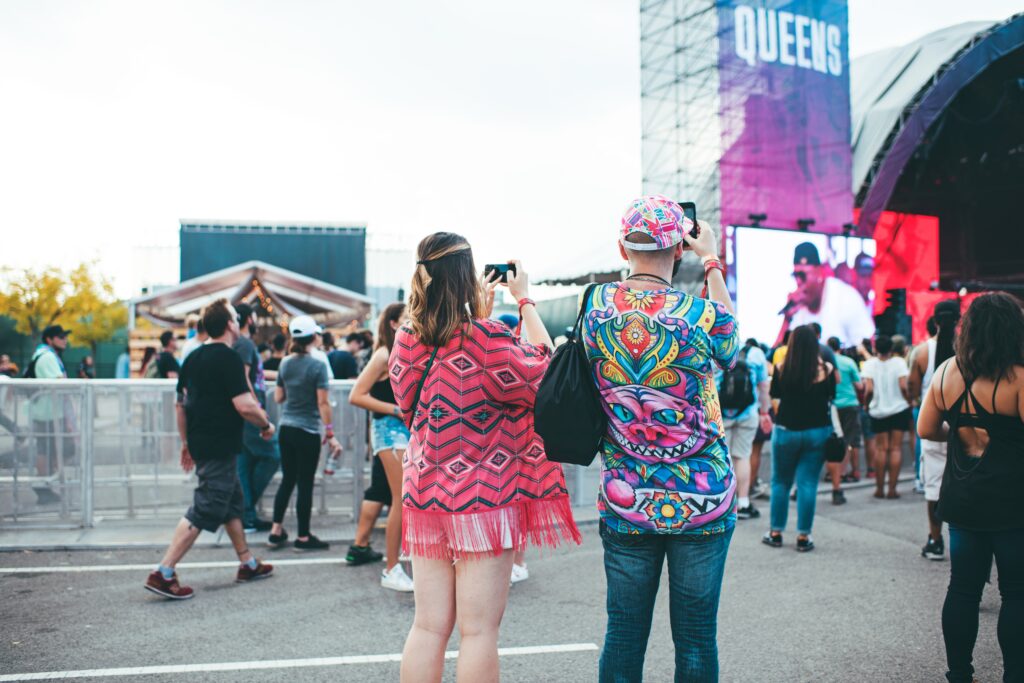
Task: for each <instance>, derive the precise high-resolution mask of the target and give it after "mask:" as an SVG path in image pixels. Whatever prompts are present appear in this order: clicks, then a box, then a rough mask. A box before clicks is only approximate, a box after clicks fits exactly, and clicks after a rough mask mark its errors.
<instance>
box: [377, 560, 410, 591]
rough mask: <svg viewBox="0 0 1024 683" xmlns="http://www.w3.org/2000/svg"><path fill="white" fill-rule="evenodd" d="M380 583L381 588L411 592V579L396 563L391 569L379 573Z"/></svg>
mask: <svg viewBox="0 0 1024 683" xmlns="http://www.w3.org/2000/svg"><path fill="white" fill-rule="evenodd" d="M380 585H381V588H390V589H391V590H393V591H398V592H399V593H411V592H412V588H413V585H412V579H410V578H409V575H408V574H406V573H405V570H404V569H402V565H400V564H396V565H395V566H394V567H393V568H392V569H391V571H388V570H387V569H385V570H384V571H382V572H381V573H380Z"/></svg>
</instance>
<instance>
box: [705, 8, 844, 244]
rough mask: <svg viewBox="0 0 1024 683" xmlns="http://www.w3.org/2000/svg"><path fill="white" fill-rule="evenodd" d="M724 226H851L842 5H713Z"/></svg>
mask: <svg viewBox="0 0 1024 683" xmlns="http://www.w3.org/2000/svg"><path fill="white" fill-rule="evenodd" d="M716 10H717V14H718V25H719V31H718V36H719V65H718V67H719V68H718V71H719V74H718V75H719V78H718V86H719V99H720V103H721V104H720V118H721V138H722V146H721V159H720V164H719V172H720V180H719V182H720V185H719V187H720V191H721V198H720V199H721V204H720V205H721V222H722V224H723V225H730V224H731V225H749V224H750V222H751V220H750V218H749V216H750V214H767V218H766V219H765V220H764V224H765V225H769V226H772V227H777V228H796V227H797V221H799V220H801V219H810V220H813V221H814V227H813V228H811V229H812V230H815V231H821V232H838V231H839V230H840V229H841V228H842V225H843V224H844V223H848V222H850V221H851V219H852V209H853V192H852V189H851V185H852V180H851V160H850V75H849V56H848V49H847V9H846V1H845V0H795V1H791V2H783V1H782V0H761V1H757V0H748V1H744V0H718V2H717V8H716Z"/></svg>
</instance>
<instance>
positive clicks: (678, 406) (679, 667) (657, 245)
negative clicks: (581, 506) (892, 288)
mask: <svg viewBox="0 0 1024 683" xmlns="http://www.w3.org/2000/svg"><path fill="white" fill-rule="evenodd" d="M693 228H694V226H693V223H692V222H691V221H690V220H689V219H688V218H686V217H684V215H683V212H682V209H681V208H680V207H679V205H678V204H677V203H675V202H673V201H671V200H669V199H667V198H665V197H662V196H660V195H653V196H647V197H641V198H640V199H637V200H635V201H634V202H633V203H632V204H631V205H630V206H629V208H628V209H627V210H626V213H625V215H624V216H623V218H622V228H621V234H620V239H619V251H620V253H621V255H622V257H623V258H624V259H626V260H627V261H628V262H629V268H630V271H629V272H630V274H629V277H628V278H627V279H626V280H625V281H623V282H620V283H611V284H607V285H599V286H597V287H594V288H593V289H591V290H588V296H586V297H585V299H586V300H585V301H584V304H585V305H586V316H585V321H586V324H585V325H584V330H583V342H584V344H585V346H586V349H587V355H588V358H589V361H590V365H591V369H592V372H593V377H594V381H595V382H596V383H597V387H598V390H599V392H600V394H601V396H602V399H603V403H604V408H605V412H606V413H607V415H608V433H607V435H606V436H605V438H604V439H603V441H602V444H601V453H600V457H601V478H602V479H601V495H600V498H599V501H598V508H599V511H600V513H601V538H602V542H603V545H604V549H605V556H604V558H605V560H604V563H605V574H606V576H607V580H608V602H607V604H608V632H607V634H606V636H605V643H604V649H603V651H602V653H601V662H600V680H601V681H640V680H641V679H642V675H643V663H644V653H645V652H646V650H647V638H648V636H649V634H650V629H651V618H652V616H653V610H654V601H655V598H656V596H657V593H658V585H659V579H660V577H661V568H662V565H663V564H664V562H665V558H666V557H667V558H668V570H669V587H670V591H671V598H670V600H671V623H672V636H673V640H674V642H675V648H676V680H677V681H680V680H684V681H717V680H718V649H717V644H716V630H717V613H718V599H719V595H720V592H721V585H722V574H723V572H724V570H725V558H726V554H727V552H728V548H729V540H730V538H731V536H732V531H733V527H734V526H735V520H736V513H735V498H734V496H735V481H734V478H733V472H732V470H731V468H730V464H729V452H728V449H727V448H726V445H725V441H724V439H723V438H722V436H723V427H722V413H721V409H720V407H719V402H718V392H717V389H716V388H715V378H714V370H715V367H716V366H717V367H719V368H729V367H731V366H732V365H733V364H734V363H735V358H736V354H737V350H738V332H737V330H736V323H735V321H734V319H733V316H732V314H731V311H732V302H731V301H730V299H729V294H728V291H727V290H726V287H725V279H724V277H723V275H722V264H721V261H719V260H718V257H717V254H718V250H717V246H716V243H715V237H714V233H713V232H712V231H711V229H710V227H708V226H706V225H701V226H700V229H699V233H698V236H697V237H692V236H691V235H690V234H689V233H690V231H691V230H692V229H693ZM690 250H692V251H693V252H694V254H696V256H697V257H698V258H700V259H701V260H702V261H703V263H704V268H705V274H706V279H707V284H708V288H707V289H708V293H707V296H708V298H697V297H694V296H690V295H688V294H686V293H684V292H681V291H679V290H676V289H674V288H673V287H672V284H671V279H672V277H673V275H674V274H675V272H676V271H677V270H678V267H679V262H680V260H681V259H682V257H683V252H684V251H690Z"/></svg>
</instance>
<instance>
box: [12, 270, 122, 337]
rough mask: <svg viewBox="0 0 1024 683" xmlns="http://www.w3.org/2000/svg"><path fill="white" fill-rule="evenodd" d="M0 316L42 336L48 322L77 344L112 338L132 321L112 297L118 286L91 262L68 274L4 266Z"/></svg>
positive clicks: (21, 328)
mask: <svg viewBox="0 0 1024 683" xmlns="http://www.w3.org/2000/svg"><path fill="white" fill-rule="evenodd" d="M0 314H3V315H6V316H7V317H9V318H11V319H13V320H14V321H15V324H16V329H17V330H18V332H21V333H22V334H27V335H30V336H31V337H33V338H35V339H38V337H39V334H40V333H41V332H42V331H43V329H44V328H46V326H47V325H54V324H60V325H62V326H64V328H66V329H68V330H70V331H71V335H72V337H71V340H72V342H73V343H74V344H76V345H78V346H88V347H89V348H90V349H92V350H93V351H94V352H95V350H96V345H97V344H98V343H100V342H103V341H107V340H109V339H111V338H112V337H113V336H114V334H115V333H116V332H117V331H118V330H119V329H121V328H122V327H124V326H125V325H126V324H127V322H128V310H127V308H126V307H125V305H124V304H123V303H121V302H120V301H118V300H117V298H116V297H115V296H114V288H113V287H112V286H111V284H110V282H109V281H108V280H107V279H106V278H104V277H103V276H102V275H98V274H96V273H94V271H93V266H92V265H91V264H85V263H83V264H82V265H80V266H78V267H77V268H75V269H74V270H72V271H71V272H69V273H64V272H61V271H60V270H59V269H57V268H43V269H41V270H32V269H25V270H18V271H15V270H13V269H9V268H8V269H5V270H4V272H3V278H2V281H0Z"/></svg>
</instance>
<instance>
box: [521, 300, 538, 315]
mask: <svg viewBox="0 0 1024 683" xmlns="http://www.w3.org/2000/svg"><path fill="white" fill-rule="evenodd" d="M527 305H529V306H534V307H536V306H537V302H536V301H534V300H533V299H528V298H523V299H520V300H519V312H520V313H522V311H523V306H527Z"/></svg>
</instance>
